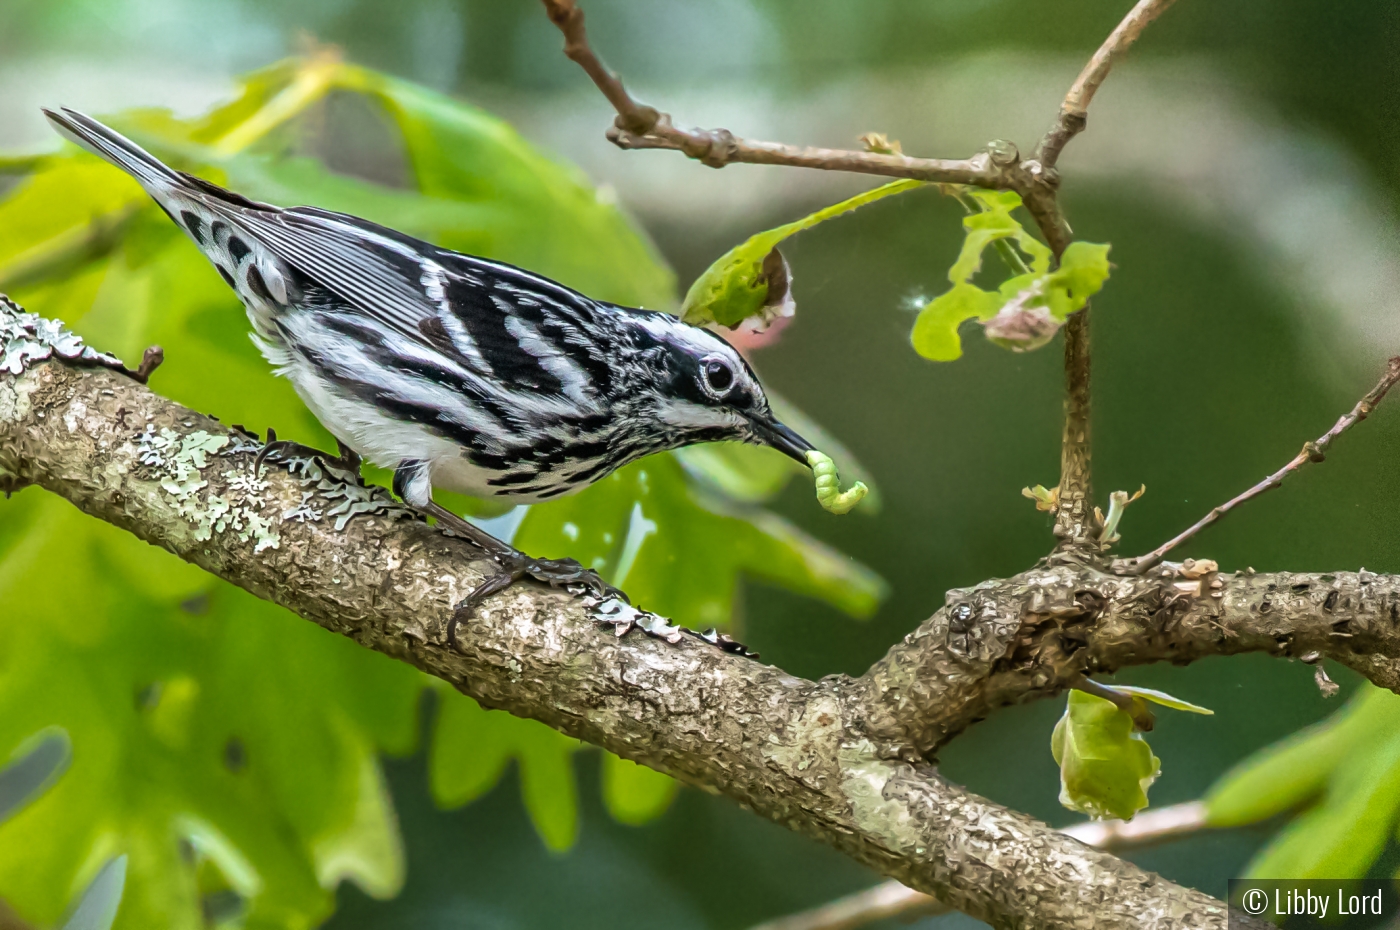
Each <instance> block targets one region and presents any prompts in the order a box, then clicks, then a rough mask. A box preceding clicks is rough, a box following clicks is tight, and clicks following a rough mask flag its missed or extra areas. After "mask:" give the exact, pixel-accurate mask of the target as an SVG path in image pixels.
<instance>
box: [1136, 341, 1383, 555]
mask: <svg viewBox="0 0 1400 930" xmlns="http://www.w3.org/2000/svg"><path fill="white" fill-rule="evenodd" d="M1397 381H1400V355H1397V356H1395V357H1394V358H1392V359H1391V360H1390V362H1389V363H1388V364H1387V365H1386V369H1385V374H1384V375H1382V376H1381V380H1380V381H1378V382H1377V383H1376V386H1375V387H1373V388H1371V390H1369V391H1367V392H1366V396H1365V397H1363V398H1361V400H1359V401H1357V403H1356V406H1355V407H1353V408H1351V412H1350V413H1348V414H1346V415H1345V416H1344V417H1342V418H1341V419H1340V420H1338V421H1337V422H1336V423H1335V424H1334V425H1333V426H1332V428H1331V429H1329V430H1328V431H1327V432H1325V433H1323V434H1322V435H1321V436H1319V437H1318V438H1317V439H1316V440H1313V441H1312V442H1305V443H1303V449H1302V451H1301V452H1299V453H1298V454H1297V455H1295V456H1293V458H1292V460H1290V461H1289V463H1288V464H1287V465H1285V466H1283V467H1282V468H1280V469H1279V470H1278V471H1276V472H1274V473H1273V474H1272V475H1270V476H1269V477H1267V478H1265V479H1264V480H1263V481H1261V482H1259V483H1258V484H1256V485H1255V486H1254V487H1252V488H1250V489H1249V490H1248V491H1245V492H1244V493H1243V494H1241V495H1239V496H1238V497H1235V498H1232V499H1231V500H1228V501H1226V502H1225V503H1223V504H1221V505H1220V506H1219V507H1216V508H1215V509H1214V510H1212V511H1211V512H1210V513H1208V514H1206V515H1205V516H1204V517H1202V518H1201V519H1199V520H1197V521H1196V522H1195V523H1193V524H1191V526H1189V527H1187V528H1186V529H1185V530H1184V531H1183V532H1181V533H1180V534H1178V535H1177V536H1174V537H1172V538H1171V539H1169V540H1167V541H1166V542H1164V543H1162V544H1161V545H1160V546H1158V547H1157V548H1156V549H1153V550H1152V551H1151V552H1149V553H1147V554H1146V555H1142V556H1138V557H1137V558H1136V559H1122V560H1119V561H1117V562H1115V563H1114V566H1113V567H1114V571H1116V572H1118V573H1119V574H1140V573H1142V572H1145V571H1147V570H1148V569H1149V568H1151V567H1152V566H1154V565H1156V564H1157V563H1158V562H1160V561H1162V558H1163V557H1164V556H1166V554H1167V553H1168V552H1170V551H1172V550H1173V549H1175V548H1176V547H1177V546H1179V545H1181V544H1182V543H1184V542H1186V540H1188V539H1190V538H1191V537H1192V536H1195V535H1196V534H1197V533H1199V532H1200V531H1201V530H1203V529H1205V528H1206V527H1208V526H1210V525H1211V524H1212V523H1214V522H1215V521H1217V520H1219V519H1220V518H1221V517H1223V516H1224V515H1225V514H1227V513H1229V512H1230V511H1231V510H1234V509H1235V508H1236V507H1238V506H1239V505H1240V504H1243V503H1244V502H1245V501H1247V500H1252V499H1253V498H1256V497H1258V496H1259V495H1260V494H1263V493H1264V492H1265V491H1269V490H1272V489H1273V488H1276V487H1278V486H1279V485H1281V484H1283V479H1284V478H1287V477H1288V476H1289V475H1291V474H1292V473H1293V472H1295V471H1297V470H1298V469H1300V468H1302V467H1303V466H1304V465H1306V464H1307V463H1308V462H1321V461H1323V460H1324V459H1325V458H1326V453H1327V448H1328V447H1329V446H1331V445H1332V440H1334V439H1336V438H1337V437H1338V436H1340V435H1341V434H1342V433H1345V432H1346V431H1347V430H1348V429H1350V428H1351V427H1352V426H1354V425H1355V424H1357V423H1360V422H1361V421H1362V420H1364V419H1366V418H1367V417H1368V416H1370V415H1371V411H1373V410H1375V408H1376V405H1377V404H1379V403H1380V402H1381V400H1382V399H1383V398H1384V397H1385V395H1386V392H1387V391H1389V390H1390V389H1391V388H1392V387H1394V386H1395V383H1396V382H1397Z"/></svg>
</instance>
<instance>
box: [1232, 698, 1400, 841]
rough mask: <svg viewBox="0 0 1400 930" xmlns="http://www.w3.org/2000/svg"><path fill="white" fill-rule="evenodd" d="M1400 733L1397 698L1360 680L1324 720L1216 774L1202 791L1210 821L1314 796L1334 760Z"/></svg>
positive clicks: (1261, 812) (1245, 819)
mask: <svg viewBox="0 0 1400 930" xmlns="http://www.w3.org/2000/svg"><path fill="white" fill-rule="evenodd" d="M1393 732H1400V697H1397V696H1396V695H1394V694H1392V693H1391V692H1389V691H1385V690H1382V689H1379V688H1376V687H1374V686H1372V685H1363V686H1362V690H1361V693H1360V694H1358V695H1357V696H1356V697H1354V698H1352V699H1351V701H1350V702H1348V703H1347V705H1346V706H1345V707H1343V708H1342V709H1341V710H1339V711H1337V712H1336V713H1335V714H1333V715H1332V716H1331V717H1329V718H1328V719H1327V720H1325V721H1323V722H1322V723H1319V724H1317V725H1315V726H1311V727H1308V728H1307V729H1305V730H1301V731H1299V732H1297V733H1294V734H1293V735H1291V736H1289V737H1287V738H1286V739H1283V740H1280V741H1279V742H1277V743H1274V744H1273V745H1271V746H1267V747H1265V748H1264V749H1261V750H1260V751H1258V752H1256V753H1255V754H1254V755H1252V756H1250V757H1249V758H1247V759H1245V760H1244V761H1243V762H1241V763H1240V764H1239V765H1236V766H1235V767H1234V768H1232V769H1231V770H1230V771H1228V772H1226V773H1225V774H1224V775H1223V776H1221V777H1220V779H1219V780H1218V781H1216V783H1215V784H1214V785H1212V786H1211V788H1210V790H1209V791H1208V792H1207V793H1206V796H1205V802H1206V811H1207V813H1206V816H1207V819H1208V820H1209V822H1210V823H1211V825H1212V826H1218V827H1233V826H1240V825H1242V824H1247V823H1257V822H1258V821H1261V820H1267V819H1268V818H1270V817H1273V816H1275V815H1277V814H1281V813H1284V812H1286V811H1290V810H1294V809H1296V808H1299V807H1302V806H1303V805H1304V804H1308V803H1310V802H1312V801H1315V800H1317V799H1318V798H1319V797H1320V796H1321V795H1322V793H1323V792H1324V791H1325V790H1326V788H1327V783H1328V780H1329V779H1330V778H1331V776H1332V773H1333V771H1334V770H1335V769H1336V767H1337V765H1338V763H1339V762H1340V761H1341V760H1342V759H1345V758H1347V757H1349V756H1350V755H1351V754H1353V753H1355V752H1357V751H1359V750H1364V749H1365V747H1367V746H1368V745H1371V744H1373V743H1375V742H1376V740H1377V737H1378V735H1381V734H1387V733H1393Z"/></svg>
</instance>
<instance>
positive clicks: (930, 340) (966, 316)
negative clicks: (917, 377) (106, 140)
mask: <svg viewBox="0 0 1400 930" xmlns="http://www.w3.org/2000/svg"><path fill="white" fill-rule="evenodd" d="M1003 303H1005V301H1003V300H998V298H997V295H996V294H989V293H987V292H986V291H984V290H982V289H981V288H980V287H978V286H977V285H975V284H968V283H967V282H965V281H963V282H959V283H957V284H954V285H953V286H952V288H951V289H950V290H948V291H945V292H944V293H942V294H940V295H938V296H937V297H935V298H934V299H933V300H931V301H929V303H928V305H927V306H925V307H924V309H923V310H921V311H919V316H918V318H917V319H915V320H914V331H913V333H912V334H911V335H910V339H911V341H912V342H913V343H914V351H915V352H918V353H919V354H920V355H922V356H923V357H924V358H926V359H930V360H932V361H935V362H951V361H954V360H955V359H958V358H961V357H962V339H961V337H959V336H958V327H959V326H961V325H962V324H963V323H965V322H967V321H968V320H986V319H991V318H992V317H993V316H995V315H996V312H997V310H999V309H1001V305H1002V304H1003Z"/></svg>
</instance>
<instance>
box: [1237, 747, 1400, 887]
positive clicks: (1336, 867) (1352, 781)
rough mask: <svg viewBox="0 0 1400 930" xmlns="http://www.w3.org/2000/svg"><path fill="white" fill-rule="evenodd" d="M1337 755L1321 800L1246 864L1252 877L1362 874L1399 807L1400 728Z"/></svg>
mask: <svg viewBox="0 0 1400 930" xmlns="http://www.w3.org/2000/svg"><path fill="white" fill-rule="evenodd" d="M1375 737H1376V739H1375V742H1373V743H1370V744H1368V745H1366V746H1365V748H1364V751H1354V752H1352V753H1350V754H1349V755H1346V756H1342V757H1340V758H1338V759H1337V760H1336V766H1335V768H1334V769H1333V771H1332V773H1331V775H1330V777H1329V779H1328V785H1327V791H1326V793H1325V795H1324V796H1323V798H1322V801H1321V802H1320V803H1319V804H1318V805H1317V806H1316V807H1314V808H1312V809H1310V810H1308V811H1306V812H1304V813H1303V814H1302V815H1300V816H1299V817H1297V818H1295V819H1294V820H1293V821H1292V822H1290V823H1289V824H1288V825H1287V826H1285V827H1284V828H1283V830H1282V831H1280V832H1279V834H1278V836H1276V837H1274V839H1273V840H1272V841H1271V842H1270V843H1269V845H1268V846H1266V847H1265V848H1264V849H1263V850H1262V851H1261V852H1259V853H1258V854H1256V855H1255V857H1254V859H1252V860H1251V861H1250V863H1249V865H1248V866H1246V868H1245V876H1246V877H1250V878H1260V877H1267V878H1362V877H1364V876H1365V875H1366V873H1367V872H1368V871H1369V870H1370V867H1371V864H1372V863H1373V862H1375V861H1376V858H1377V857H1378V856H1379V855H1380V853H1381V851H1382V850H1383V849H1385V847H1386V844H1387V843H1388V842H1389V840H1390V837H1391V835H1392V833H1393V832H1394V830H1395V822H1396V812H1397V809H1400V732H1396V731H1391V732H1388V733H1385V734H1384V735H1382V734H1375Z"/></svg>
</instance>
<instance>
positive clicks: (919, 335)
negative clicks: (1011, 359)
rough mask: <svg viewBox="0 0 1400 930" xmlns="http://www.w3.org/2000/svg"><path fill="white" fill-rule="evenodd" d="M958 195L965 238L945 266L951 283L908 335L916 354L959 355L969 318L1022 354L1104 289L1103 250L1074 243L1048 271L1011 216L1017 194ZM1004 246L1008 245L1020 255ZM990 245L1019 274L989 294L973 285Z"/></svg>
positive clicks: (1036, 243) (1046, 256)
mask: <svg viewBox="0 0 1400 930" xmlns="http://www.w3.org/2000/svg"><path fill="white" fill-rule="evenodd" d="M958 197H959V199H960V200H962V201H963V202H964V204H965V205H967V207H968V209H969V210H970V211H972V212H971V213H969V215H968V216H966V217H964V218H963V229H964V231H965V234H966V236H965V238H964V240H963V245H962V248H961V249H960V250H959V252H958V257H957V259H956V260H955V261H954V262H953V264H952V267H950V268H949V269H948V281H949V282H950V283H951V284H952V285H953V286H952V287H951V288H950V289H949V290H947V291H945V292H944V293H942V294H940V295H939V296H937V297H935V298H934V299H933V300H931V301H929V303H928V304H926V305H925V306H924V308H923V309H922V310H921V311H920V312H919V316H918V318H917V319H916V320H915V321H914V329H913V332H912V333H911V334H910V341H911V342H912V343H913V345H914V351H916V352H918V353H919V354H920V355H922V356H923V357H924V358H927V359H930V360H932V361H935V362H950V361H953V360H955V359H957V358H960V357H961V356H962V339H961V337H960V336H959V335H958V327H960V326H961V325H962V324H963V323H965V322H967V321H968V320H977V321H978V322H979V323H981V324H983V326H984V328H985V331H986V335H987V338H988V339H989V340H991V341H992V342H993V343H995V344H996V345H999V346H1001V347H1003V348H1006V349H1011V350H1013V351H1018V352H1025V351H1029V350H1032V349H1037V348H1039V347H1040V346H1043V345H1045V344H1046V343H1047V342H1049V341H1050V340H1051V339H1052V338H1053V337H1054V335H1055V333H1056V332H1057V331H1058V330H1059V328H1060V326H1061V325H1062V324H1063V323H1064V322H1065V320H1066V319H1067V318H1068V317H1069V315H1070V314H1071V313H1074V312H1075V311H1077V310H1081V309H1083V307H1084V305H1085V304H1086V303H1087V302H1088V300H1089V298H1090V297H1092V296H1093V295H1094V294H1096V293H1098V292H1099V290H1100V289H1101V288H1102V287H1103V283H1104V281H1105V280H1107V279H1108V274H1109V264H1108V249H1109V247H1108V246H1106V245H1095V244H1094V243H1090V242H1072V243H1070V244H1069V246H1068V247H1067V248H1066V249H1065V251H1064V254H1063V255H1061V256H1060V264H1059V266H1058V267H1057V268H1056V269H1055V270H1054V271H1051V270H1050V260H1051V258H1052V254H1051V252H1050V249H1049V248H1048V247H1047V246H1045V244H1044V243H1042V242H1040V240H1038V239H1036V238H1035V237H1034V236H1033V235H1031V234H1030V233H1029V232H1028V231H1027V230H1026V229H1025V227H1023V226H1022V225H1021V224H1020V222H1019V221H1018V220H1017V219H1016V218H1015V217H1014V216H1012V215H1011V211H1012V210H1014V209H1016V208H1017V207H1019V206H1020V205H1021V198H1020V196H1019V195H1018V194H1016V193H1014V192H1012V191H974V190H968V191H961V190H960V191H959V192H958ZM1008 243H1014V244H1015V246H1016V248H1017V249H1019V250H1020V254H1017V253H1016V252H1015V251H1013V250H1012V249H1011V247H1010V245H1009V244H1008ZM989 245H996V246H997V247H998V248H999V249H1002V250H1003V257H1004V258H1006V264H1007V265H1008V267H1009V268H1010V269H1011V270H1012V271H1013V272H1017V273H1015V274H1013V275H1012V276H1011V277H1009V278H1007V279H1006V280H1005V281H1003V282H1002V284H1001V285H1000V286H999V287H998V288H997V290H995V291H986V290H983V289H982V288H981V287H978V286H977V285H976V284H973V283H972V278H973V276H974V275H976V274H977V273H978V272H979V271H981V269H982V253H983V252H985V251H986V249H987V246H989ZM1022 255H1024V256H1025V258H1024V259H1023V258H1022V257H1021V256H1022Z"/></svg>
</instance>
